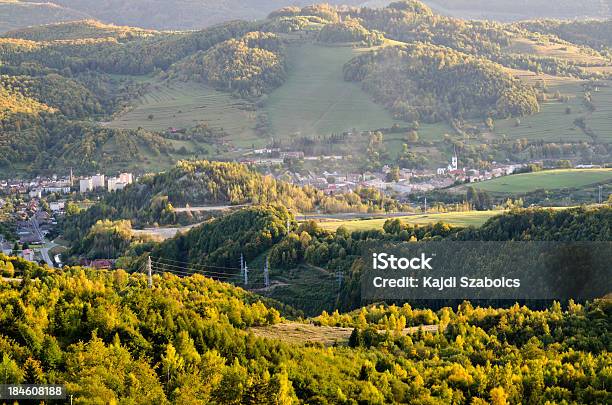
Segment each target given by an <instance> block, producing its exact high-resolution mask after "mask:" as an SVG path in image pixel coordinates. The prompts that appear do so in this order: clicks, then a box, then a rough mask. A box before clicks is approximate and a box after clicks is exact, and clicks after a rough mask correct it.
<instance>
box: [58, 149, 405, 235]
mask: <svg viewBox="0 0 612 405" xmlns="http://www.w3.org/2000/svg"><path fill="white" fill-rule="evenodd" d="M241 204H253V205H265V204H276V205H279V206H284V207H286V208H289V209H292V210H294V212H296V213H297V212H312V211H314V210H315V209H318V210H321V211H324V212H355V211H361V212H367V211H385V210H389V211H392V210H399V209H400V204H399V203H398V202H397V201H395V200H393V199H391V198H388V197H385V196H384V194H383V193H380V192H379V191H377V190H369V189H363V190H357V191H356V192H354V193H348V194H346V195H336V196H327V195H325V194H324V193H323V192H322V191H320V190H317V189H315V188H313V187H309V186H307V187H299V186H296V185H293V184H291V183H287V182H284V181H280V180H275V179H274V178H273V177H271V176H264V175H262V174H260V173H258V172H256V171H254V170H252V169H251V168H249V167H248V166H246V165H242V164H238V163H226V162H210V161H204V160H203V161H180V162H179V163H177V164H176V166H175V167H174V168H172V169H171V170H168V171H166V172H163V173H159V174H155V175H153V174H150V175H146V176H144V177H142V178H141V179H139V181H138V182H136V183H135V184H133V185H130V186H128V187H127V188H126V189H125V190H121V191H118V192H114V193H112V194H110V195H107V196H106V197H104V198H103V199H102V200H101V201H99V202H98V203H96V204H94V205H93V206H92V207H90V208H88V209H87V210H85V211H82V212H79V213H72V215H68V216H67V217H66V219H65V221H64V226H63V227H64V236H65V237H67V238H68V239H69V240H71V241H78V240H80V239H81V238H83V237H84V236H85V235H86V234H87V232H88V231H89V229H90V227H91V226H92V225H94V224H95V223H96V222H97V221H99V220H103V219H111V220H118V219H127V220H130V221H131V222H132V223H133V224H135V225H153V224H157V225H167V224H176V223H191V222H193V221H194V218H193V217H191V214H190V213H186V214H181V213H177V211H175V210H174V208H175V207H176V208H183V207H187V206H191V207H196V206H211V205H212V206H215V205H217V206H218V205H241Z"/></svg>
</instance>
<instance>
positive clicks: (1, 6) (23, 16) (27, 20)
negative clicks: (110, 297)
mask: <svg viewBox="0 0 612 405" xmlns="http://www.w3.org/2000/svg"><path fill="white" fill-rule="evenodd" d="M88 17H89V15H88V14H87V13H86V12H81V11H77V10H73V9H70V8H66V7H62V6H59V5H57V4H55V3H50V2H43V1H40V2H25V1H19V0H0V33H2V32H5V31H10V30H14V29H17V28H23V27H29V26H32V25H39V24H51V23H57V22H60V21H73V20H82V19H84V18H88Z"/></svg>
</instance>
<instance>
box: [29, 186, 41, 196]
mask: <svg viewBox="0 0 612 405" xmlns="http://www.w3.org/2000/svg"><path fill="white" fill-rule="evenodd" d="M29 196H30V198H41V197H42V190H41V189H39V188H37V189H34V190H31V191H30V193H29Z"/></svg>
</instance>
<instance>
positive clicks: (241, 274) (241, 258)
mask: <svg viewBox="0 0 612 405" xmlns="http://www.w3.org/2000/svg"><path fill="white" fill-rule="evenodd" d="M242 277H244V255H243V254H242V253H240V278H242Z"/></svg>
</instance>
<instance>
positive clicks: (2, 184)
mask: <svg viewBox="0 0 612 405" xmlns="http://www.w3.org/2000/svg"><path fill="white" fill-rule="evenodd" d="M133 181H134V176H133V175H132V173H121V174H119V175H118V176H116V177H109V178H106V176H105V175H103V174H96V175H93V176H83V177H79V178H77V177H75V176H74V175H73V174H72V171H70V174H69V175H67V176H64V177H59V176H57V175H53V176H51V177H36V178H34V179H31V180H20V179H9V180H0V213H1V214H2V216H0V222H5V223H8V224H11V228H14V229H13V231H12V232H6V233H8V234H9V235H7V234H2V232H0V251H1V252H2V253H5V254H18V255H19V256H21V257H23V258H24V259H26V260H28V261H31V262H44V263H46V264H47V265H48V266H49V267H56V266H58V267H61V266H62V261H61V256H60V255H57V254H56V255H50V253H49V252H50V251H52V249H53V248H54V247H56V246H57V245H56V244H55V243H54V242H52V239H53V238H52V237H49V235H53V232H54V230H55V227H56V225H57V224H58V221H59V219H60V218H61V216H63V215H64V214H65V209H66V205H67V203H68V201H69V200H70V199H74V196H75V195H77V196H78V195H81V196H85V195H86V194H89V193H94V192H95V193H105V192H113V191H118V190H122V189H123V188H125V187H126V186H127V185H129V184H131V183H132V182H133ZM2 229H3V228H0V231H1V230H2Z"/></svg>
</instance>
